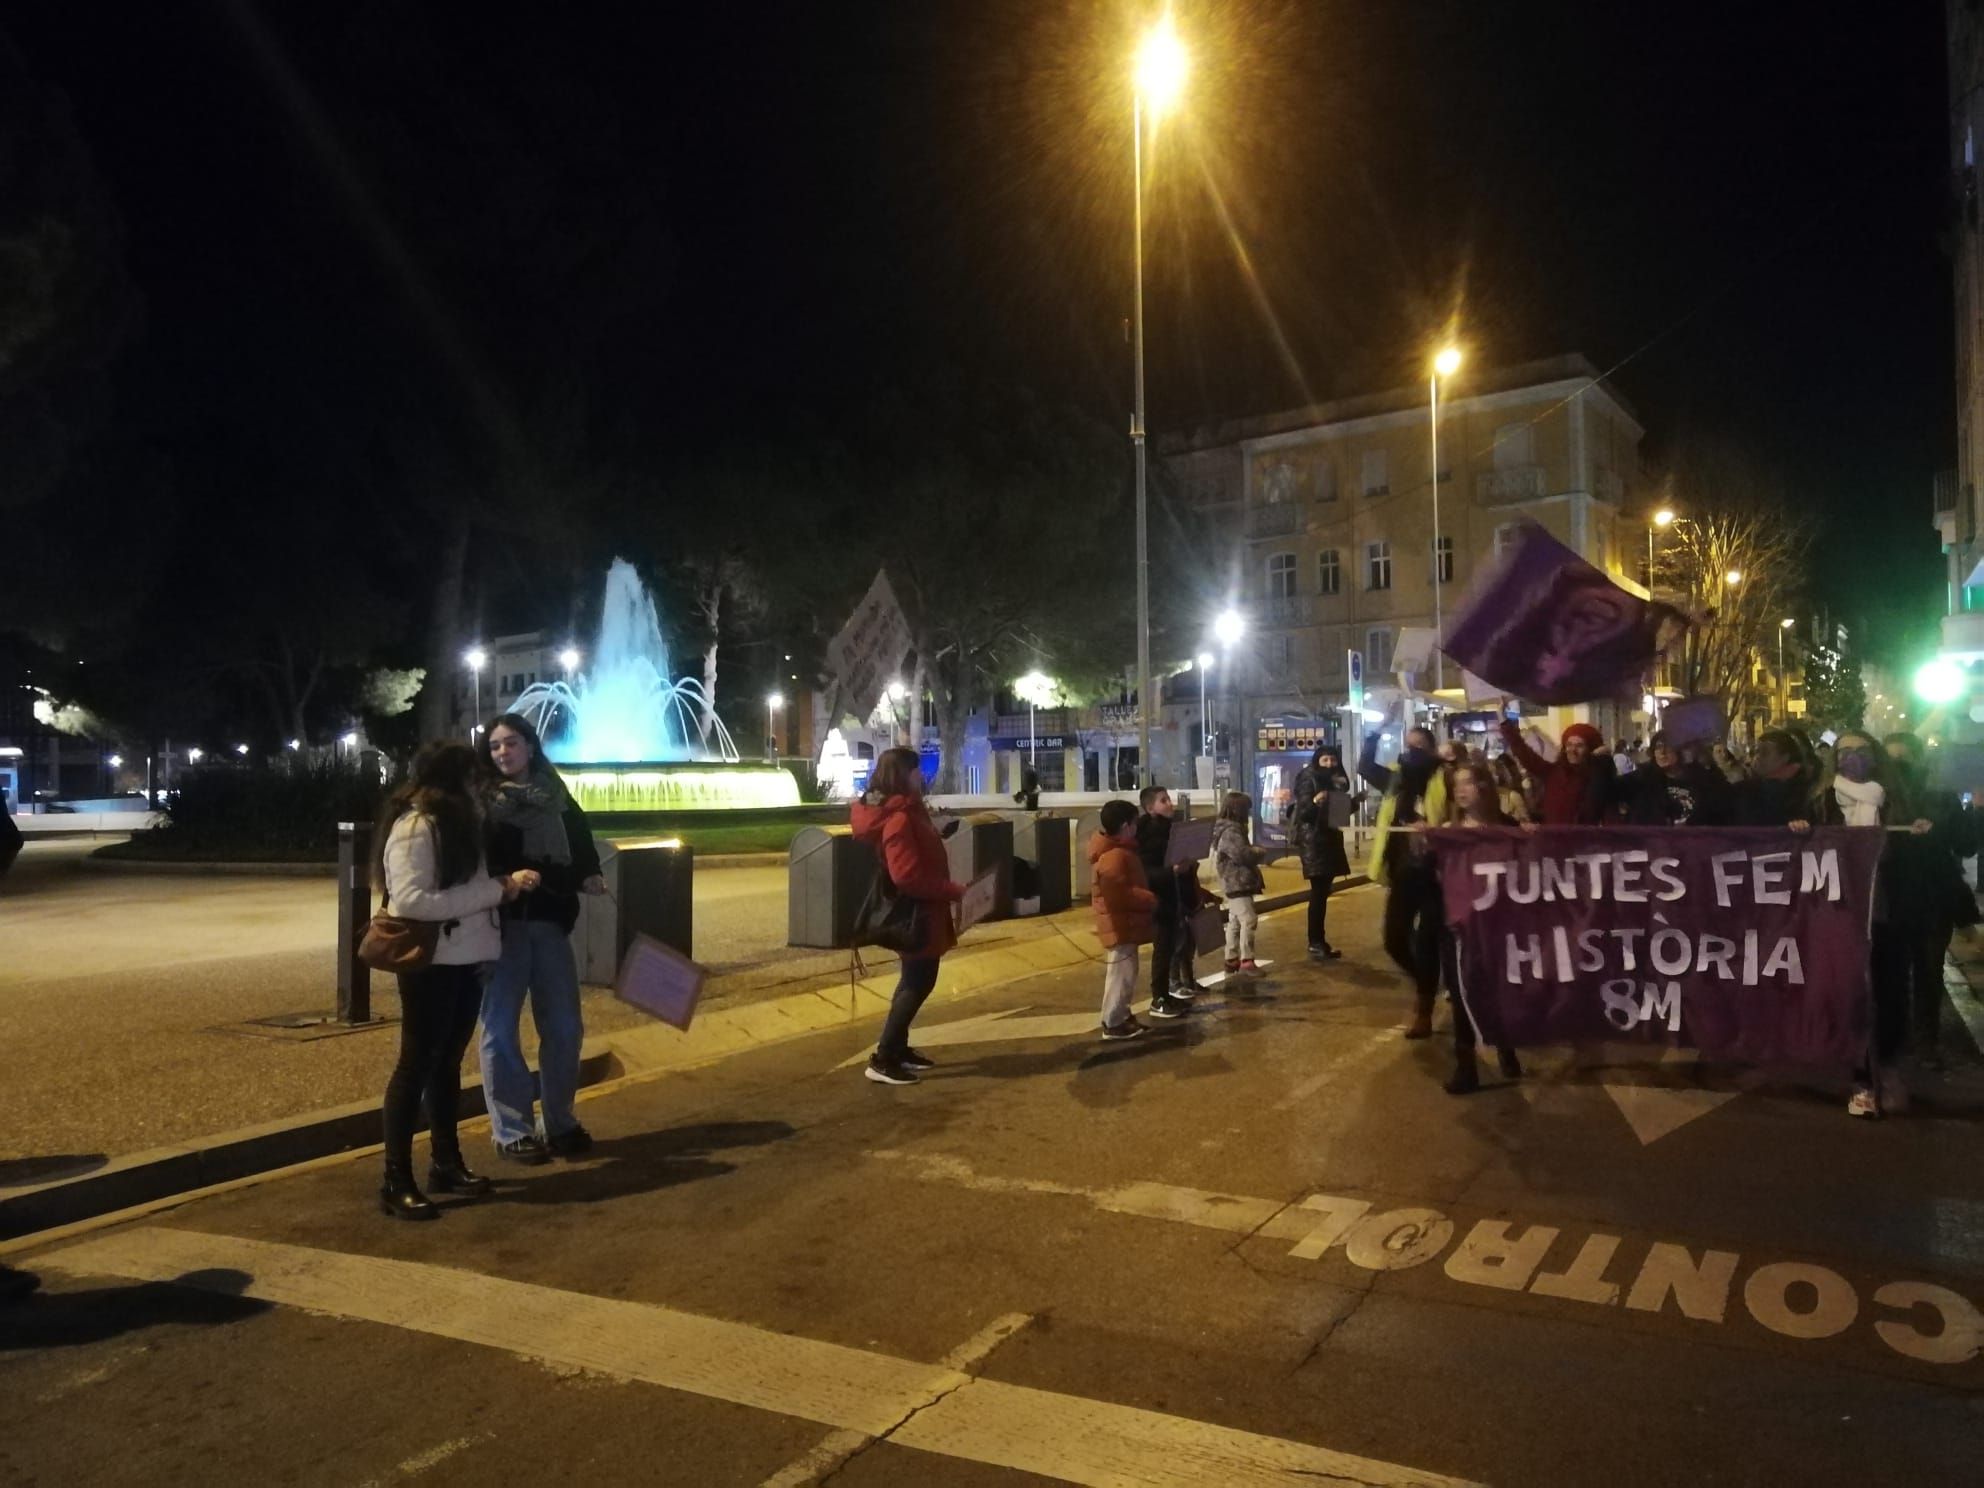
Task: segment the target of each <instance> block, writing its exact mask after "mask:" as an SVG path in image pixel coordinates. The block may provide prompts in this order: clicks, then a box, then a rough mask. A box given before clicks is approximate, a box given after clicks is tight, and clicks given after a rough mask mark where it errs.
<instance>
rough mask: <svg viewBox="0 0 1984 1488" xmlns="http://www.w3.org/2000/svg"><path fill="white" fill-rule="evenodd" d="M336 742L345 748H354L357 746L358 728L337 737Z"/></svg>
mask: <svg viewBox="0 0 1984 1488" xmlns="http://www.w3.org/2000/svg"><path fill="white" fill-rule="evenodd" d="M338 742H339V743H340V744H342V745H344V747H345V748H346V749H356V748H357V747H358V730H357V729H353V730H352V731H351V732H350V733H348V734H346V735H345V736H344V737H343V738H341V739H339V740H338Z"/></svg>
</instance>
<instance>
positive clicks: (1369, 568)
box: [1364, 542, 1392, 589]
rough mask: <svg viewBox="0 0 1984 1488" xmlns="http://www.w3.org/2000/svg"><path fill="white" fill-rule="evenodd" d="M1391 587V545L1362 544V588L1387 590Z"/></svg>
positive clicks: (1377, 543) (1378, 543) (1381, 543)
mask: <svg viewBox="0 0 1984 1488" xmlns="http://www.w3.org/2000/svg"><path fill="white" fill-rule="evenodd" d="M1391 586H1392V545H1391V544H1390V543H1388V542H1374V543H1366V544H1364V587H1365V588H1366V589H1389V588H1391Z"/></svg>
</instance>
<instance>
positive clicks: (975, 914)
mask: <svg viewBox="0 0 1984 1488" xmlns="http://www.w3.org/2000/svg"><path fill="white" fill-rule="evenodd" d="M998 903H999V874H998V872H997V870H994V871H993V872H991V873H984V874H980V875H979V876H978V877H977V878H975V879H973V880H972V881H971V886H970V887H969V888H967V889H966V890H965V891H964V898H962V899H960V900H959V901H958V934H960V935H962V934H964V933H965V931H967V930H969V929H970V928H971V927H972V926H973V925H976V924H977V923H979V921H981V920H984V919H987V918H989V917H990V916H991V913H992V911H993V909H994V908H996V907H997V905H998Z"/></svg>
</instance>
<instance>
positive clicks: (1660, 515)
mask: <svg viewBox="0 0 1984 1488" xmlns="http://www.w3.org/2000/svg"><path fill="white" fill-rule="evenodd" d="M1673 525H1674V512H1673V510H1672V508H1670V507H1665V506H1663V507H1662V508H1661V509H1660V510H1659V511H1657V512H1655V513H1654V514H1653V520H1652V521H1651V522H1650V523H1648V524H1647V529H1646V592H1647V594H1648V595H1649V596H1650V595H1652V593H1653V529H1654V528H1656V527H1671V526H1673Z"/></svg>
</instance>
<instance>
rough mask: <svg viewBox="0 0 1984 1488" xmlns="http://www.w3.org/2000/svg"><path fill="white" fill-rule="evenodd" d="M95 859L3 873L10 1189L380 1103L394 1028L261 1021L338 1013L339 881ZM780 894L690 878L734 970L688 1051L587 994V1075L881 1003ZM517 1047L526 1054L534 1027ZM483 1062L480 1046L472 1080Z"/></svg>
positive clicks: (1056, 949)
mask: <svg viewBox="0 0 1984 1488" xmlns="http://www.w3.org/2000/svg"><path fill="white" fill-rule="evenodd" d="M87 846H88V845H87V844H75V843H71V844H59V843H37V844H34V845H33V846H32V847H31V848H30V849H29V851H28V853H26V854H24V855H23V858H22V860H21V864H20V865H18V866H17V867H16V870H15V873H14V875H13V876H11V877H10V878H9V880H8V888H7V894H8V897H7V898H6V900H5V901H4V906H5V908H4V913H5V915H6V917H7V931H8V945H9V955H8V957H7V959H6V961H5V963H4V964H0V1031H4V1033H5V1036H6V1039H7V1042H8V1048H9V1057H8V1075H9V1085H10V1094H11V1099H10V1102H9V1106H10V1120H9V1121H8V1123H7V1124H6V1126H5V1128H4V1129H0V1192H4V1191H7V1190H10V1189H18V1188H20V1187H22V1186H24V1185H29V1184H36V1183H41V1182H45V1181H49V1180H51V1179H54V1178H56V1177H59V1176H62V1175H65V1174H74V1173H78V1172H86V1171H90V1170H92V1169H100V1168H102V1167H103V1166H104V1165H105V1164H106V1163H107V1162H109V1161H111V1160H113V1159H117V1158H120V1157H125V1156H128V1155H131V1154H136V1153H142V1152H146V1151H150V1150H154V1149H160V1148H169V1147H176V1146H179V1145H180V1144H185V1143H189V1142H198V1141H200V1140H201V1139H205V1138H209V1137H212V1136H215V1135H216V1134H220V1133H226V1132H232V1131H235V1130H237V1129H240V1128H247V1127H256V1126H261V1125H265V1124H268V1123H280V1122H283V1121H285V1120H290V1119H293V1118H297V1117H300V1116H303V1115H306V1114H308V1113H313V1112H323V1111H332V1110H336V1109H338V1108H341V1107H345V1106H348V1105H353V1104H357V1103H364V1102H370V1101H375V1100H376V1099H377V1097H378V1093H379V1090H380V1089H381V1088H382V1087H383V1084H384V1080H385V1076H386V1072H387V1070H388V1069H389V1068H390V1067H391V1064H392V1061H393V1057H394V1055H395V1052H396V1050H397V1047H398V1038H399V1035H398V1028H397V1024H396V1023H394V1022H384V1023H380V1024H376V1025H372V1026H368V1027H366V1028H363V1029H358V1030H346V1029H341V1028H338V1027H337V1026H336V1025H330V1026H328V1027H325V1026H322V1025H319V1026H314V1027H303V1028H288V1027H282V1026H276V1025H272V1024H270V1023H266V1022H263V1023H258V1022H256V1021H255V1020H258V1019H261V1020H268V1019H277V1020H279V1019H281V1018H282V1016H283V1015H285V1014H296V1013H310V1014H313V1015H322V1014H324V1013H326V1012H328V1011H329V1009H330V1007H331V1005H332V1002H333V998H334V986H333V967H334V957H333V944H332V942H331V939H330V934H331V927H332V925H333V924H334V920H333V913H332V912H333V908H334V902H335V901H334V886H332V885H331V884H329V883H327V882H323V881H314V880H281V879H267V878H255V879H242V880H221V879H146V878H143V877H140V876H125V875H118V876H115V877H110V876H98V875H94V874H91V875H87V876H82V875H74V874H68V873H67V872H66V870H65V868H64V865H63V863H62V862H61V861H60V855H61V854H63V853H64V852H74V851H87ZM45 855H52V856H45ZM23 869H25V870H26V871H25V872H23ZM758 877H762V878H763V880H764V882H763V883H761V884H758V885H757V886H756V888H755V890H754V886H753V883H752V880H753V879H754V878H758ZM783 884H784V875H783V873H782V872H781V871H778V870H751V869H733V870H726V871H725V872H723V873H722V874H720V875H712V876H711V879H710V880H709V881H708V882H707V883H705V884H702V885H699V892H698V896H697V915H698V920H699V930H698V944H699V946H700V945H702V944H703V943H704V942H705V940H706V939H716V940H718V943H719V944H721V945H725V946H728V947H729V948H730V950H731V953H732V959H731V960H729V961H728V962H726V961H721V960H717V959H716V958H714V957H711V958H709V959H710V960H711V961H713V962H714V963H715V964H714V967H713V969H716V970H718V971H719V975H717V976H716V977H714V978H713V980H712V981H711V983H710V985H709V987H708V989H707V991H706V995H705V1001H704V1006H703V1009H702V1014H701V1017H700V1018H699V1020H698V1023H697V1025H696V1029H695V1032H694V1034H693V1035H692V1036H691V1037H690V1038H687V1039H685V1038H684V1036H683V1035H681V1034H679V1033H677V1032H675V1031H674V1030H673V1029H667V1028H663V1027H660V1026H658V1025H654V1024H652V1023H650V1022H649V1020H647V1019H646V1018H645V1017H644V1016H643V1015H642V1014H640V1013H638V1012H636V1011H635V1010H633V1009H632V1008H629V1007H627V1006H626V1005H625V1004H623V1003H620V1002H619V1001H618V1000H616V999H615V998H614V997H613V996H612V995H611V993H610V992H609V991H607V990H606V989H602V988H587V989H586V991H585V994H584V1013H585V1020H586V1027H587V1030H588V1033H589V1035H590V1038H589V1044H588V1048H589V1052H590V1053H591V1054H592V1055H593V1056H594V1063H593V1065H592V1069H593V1070H594V1071H595V1072H596V1073H597V1074H598V1075H600V1076H601V1077H604V1076H605V1075H606V1074H608V1073H610V1072H619V1073H625V1072H629V1071H633V1070H637V1069H652V1068H660V1067H667V1066H669V1065H671V1064H674V1063H680V1062H683V1061H685V1060H686V1061H688V1062H695V1061H697V1060H699V1059H701V1058H703V1057H705V1053H704V1051H706V1050H708V1051H713V1052H714V1054H715V1055H720V1054H721V1053H723V1052H727V1051H729V1050H731V1049H734V1048H737V1047H742V1046H744V1045H745V1044H748V1043H753V1042H763V1041H765V1040H767V1039H773V1038H777V1037H781V1036H783V1035H784V1034H785V1033H788V1032H792V1031H799V1030H802V1029H805V1028H810V1027H815V1026H820V1023H821V1022H822V1021H830V1020H832V1019H835V1018H839V1019H842V1020H845V1019H847V1018H849V1017H852V1016H865V1015H866V1013H867V1011H868V1010H870V1009H871V1008H872V1007H873V1006H875V1005H876V1002H877V1000H878V999H880V1000H883V1001H885V1000H886V998H887V995H888V991H889V989H890V987H891V986H892V985H893V961H892V959H891V958H888V957H886V956H870V957H869V958H868V965H869V969H870V973H871V974H870V977H869V978H868V980H867V982H866V983H865V984H864V985H863V986H862V987H861V988H858V989H851V988H850V985H849V977H848V956H847V953H846V952H844V951H806V950H794V949H790V948H787V947H785V946H783V945H782V944H779V943H777V942H782V941H783V937H784V925H785V914H784V896H783ZM772 889H775V891H776V897H775V900H774V899H771V898H768V897H767V893H766V891H767V890H772ZM724 895H729V896H733V897H732V898H731V899H728V900H725V899H723V898H721V896H724ZM723 917H727V918H728V919H729V920H731V921H736V922H738V923H739V925H740V926H742V927H743V928H747V929H749V931H750V935H751V936H753V937H756V939H755V940H751V939H749V938H747V937H745V936H744V934H743V929H736V930H725V931H723V932H722V938H721V939H718V936H717V934H716V932H714V931H713V932H712V933H711V934H710V935H709V936H705V934H704V931H703V929H702V928H701V924H702V922H704V921H716V920H718V919H720V918H723ZM1088 918H1089V911H1088V908H1087V906H1086V904H1083V905H1080V906H1077V907H1076V908H1074V909H1072V910H1070V911H1068V912H1067V913H1066V914H1064V915H1060V916H1056V917H1054V918H1053V919H1052V920H1051V921H1050V920H1022V921H1006V922H1000V923H994V924H988V925H983V926H980V927H978V928H976V929H975V930H973V931H972V932H971V934H970V935H968V936H967V937H966V939H965V943H964V945H963V947H962V948H961V950H960V952H959V953H958V954H957V955H955V956H954V957H953V958H951V959H950V960H949V961H947V963H946V976H945V981H946V984H947V986H950V987H953V988H960V989H961V988H963V987H965V986H967V985H968V986H970V987H973V988H976V987H980V986H984V985H988V984H990V983H991V982H993V981H996V980H1001V979H1011V978H1013V977H1016V976H1024V975H1031V974H1033V973H1034V972H1035V971H1038V970H1040V969H1042V968H1044V967H1052V966H1060V965H1068V964H1072V963H1073V962H1074V961H1075V960H1078V959H1079V958H1080V956H1081V955H1082V954H1084V953H1087V954H1093V952H1094V946H1093V942H1092V939H1091V938H1090V937H1088V936H1087V935H1086V933H1085V932H1086V927H1087V924H1088ZM758 941H762V944H759V943H757V942H758ZM1083 948H1085V951H1084V949H1083ZM704 954H705V955H707V953H704ZM726 966H728V967H729V968H730V969H729V970H724V969H723V968H724V967H726ZM850 1009H853V1011H852V1012H850ZM373 1012H374V1014H375V1016H377V1017H380V1018H382V1019H392V1018H396V1017H397V1014H398V1002H397V996H396V993H395V991H394V988H393V983H392V979H391V978H389V977H375V978H373ZM525 1042H526V1047H527V1049H529V1050H531V1051H532V1052H533V1053H534V1052H535V1047H536V1040H535V1036H534V1030H532V1029H531V1028H530V1026H529V1020H528V1019H526V1020H525ZM474 1063H475V1061H474V1054H473V1052H472V1051H471V1054H470V1057H469V1064H468V1067H469V1070H470V1072H471V1074H472V1073H473V1071H474Z"/></svg>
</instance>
